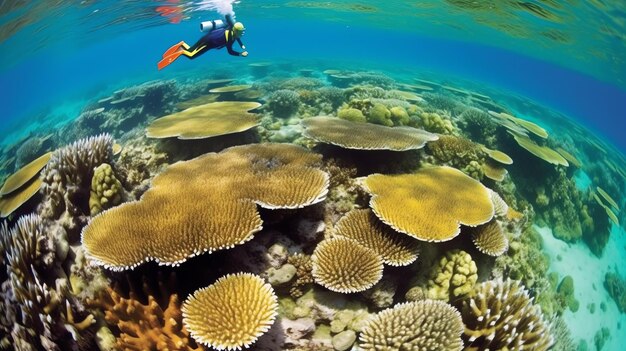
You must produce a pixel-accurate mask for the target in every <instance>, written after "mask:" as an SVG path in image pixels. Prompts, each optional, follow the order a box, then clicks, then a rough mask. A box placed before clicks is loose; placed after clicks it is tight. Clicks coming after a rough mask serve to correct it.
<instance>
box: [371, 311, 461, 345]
mask: <svg viewBox="0 0 626 351" xmlns="http://www.w3.org/2000/svg"><path fill="white" fill-rule="evenodd" d="M462 332H463V322H462V321H461V316H460V315H459V312H458V311H457V310H456V309H455V308H454V307H452V306H450V305H448V304H447V303H445V302H443V301H435V300H421V301H415V302H407V303H402V304H398V305H396V306H394V307H393V308H390V309H386V310H384V311H382V312H379V313H378V314H376V315H375V316H374V317H373V318H372V319H370V320H369V322H368V323H367V325H366V326H365V328H363V331H362V333H361V337H360V342H359V346H360V347H361V348H362V349H363V350H366V351H374V350H386V351H402V350H437V351H460V350H461V349H462V348H463V341H462V340H461V333H462Z"/></svg>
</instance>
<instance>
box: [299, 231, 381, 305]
mask: <svg viewBox="0 0 626 351" xmlns="http://www.w3.org/2000/svg"><path fill="white" fill-rule="evenodd" d="M311 259H312V261H313V272H312V273H313V277H314V278H315V281H316V282H317V283H318V284H320V285H322V286H324V287H325V288H327V289H329V290H332V291H335V292H341V293H354V292H359V291H364V290H367V289H369V288H371V287H372V286H374V284H376V283H378V281H379V280H380V279H381V278H382V276H383V261H382V259H381V257H380V256H379V255H378V254H377V253H375V252H374V251H373V250H371V249H368V248H366V247H364V246H361V245H359V244H358V243H357V242H356V241H354V240H352V239H346V238H333V239H327V240H324V241H322V242H321V243H320V244H318V245H317V247H316V248H315V251H314V252H313V256H312V258H311Z"/></svg>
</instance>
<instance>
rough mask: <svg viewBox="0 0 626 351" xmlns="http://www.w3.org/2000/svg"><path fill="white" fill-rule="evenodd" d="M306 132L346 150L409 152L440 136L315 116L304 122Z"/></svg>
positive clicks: (313, 137) (318, 139) (416, 130)
mask: <svg viewBox="0 0 626 351" xmlns="http://www.w3.org/2000/svg"><path fill="white" fill-rule="evenodd" d="M302 124H303V125H304V127H305V131H304V135H306V136H307V137H309V138H312V139H315V140H317V141H319V142H322V143H328V144H333V145H337V146H340V147H343V148H346V149H358V150H393V151H406V150H413V149H421V148H423V147H424V145H426V143H427V142H429V141H434V140H437V138H438V137H437V135H435V134H431V133H429V132H426V131H423V130H421V129H416V128H411V127H395V128H391V127H384V126H379V125H375V124H370V123H358V122H351V121H348V120H345V119H341V118H332V117H313V118H307V119H305V120H304V121H302Z"/></svg>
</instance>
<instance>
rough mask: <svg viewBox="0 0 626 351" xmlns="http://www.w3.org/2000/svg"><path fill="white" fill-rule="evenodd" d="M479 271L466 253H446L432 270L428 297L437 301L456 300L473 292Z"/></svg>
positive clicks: (455, 251)
mask: <svg viewBox="0 0 626 351" xmlns="http://www.w3.org/2000/svg"><path fill="white" fill-rule="evenodd" d="M477 273H478V269H477V268H476V263H475V262H474V261H473V260H472V257H471V256H470V255H469V254H468V253H467V252H465V251H461V250H453V251H448V252H446V254H445V256H443V257H442V258H441V259H440V260H439V263H438V264H437V265H436V266H434V267H433V268H432V270H431V274H430V279H429V280H428V283H427V287H426V289H427V296H428V297H429V298H431V299H436V300H444V301H449V300H456V299H458V298H459V297H462V296H464V295H467V294H469V293H471V292H472V290H473V289H474V285H475V284H476V281H477V280H478V274H477Z"/></svg>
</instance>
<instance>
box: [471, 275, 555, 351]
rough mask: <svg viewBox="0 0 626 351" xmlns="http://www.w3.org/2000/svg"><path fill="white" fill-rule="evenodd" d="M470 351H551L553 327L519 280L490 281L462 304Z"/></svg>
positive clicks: (478, 287)
mask: <svg viewBox="0 0 626 351" xmlns="http://www.w3.org/2000/svg"><path fill="white" fill-rule="evenodd" d="M461 315H462V317H463V322H464V323H465V332H464V338H465V340H466V348H467V349H468V350H477V351H478V350H535V351H543V350H549V349H550V347H551V346H552V344H553V338H552V336H551V334H550V328H549V324H548V323H547V322H546V321H545V319H544V318H543V315H542V313H541V310H540V308H539V306H537V305H535V304H533V302H532V299H531V298H530V296H528V292H527V291H526V289H525V288H524V287H523V286H522V285H521V284H520V282H518V281H513V280H507V281H502V280H495V281H487V282H484V283H482V284H480V285H478V286H477V287H476V290H475V294H474V295H473V296H472V297H470V298H468V299H466V300H463V301H462V307H461Z"/></svg>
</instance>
